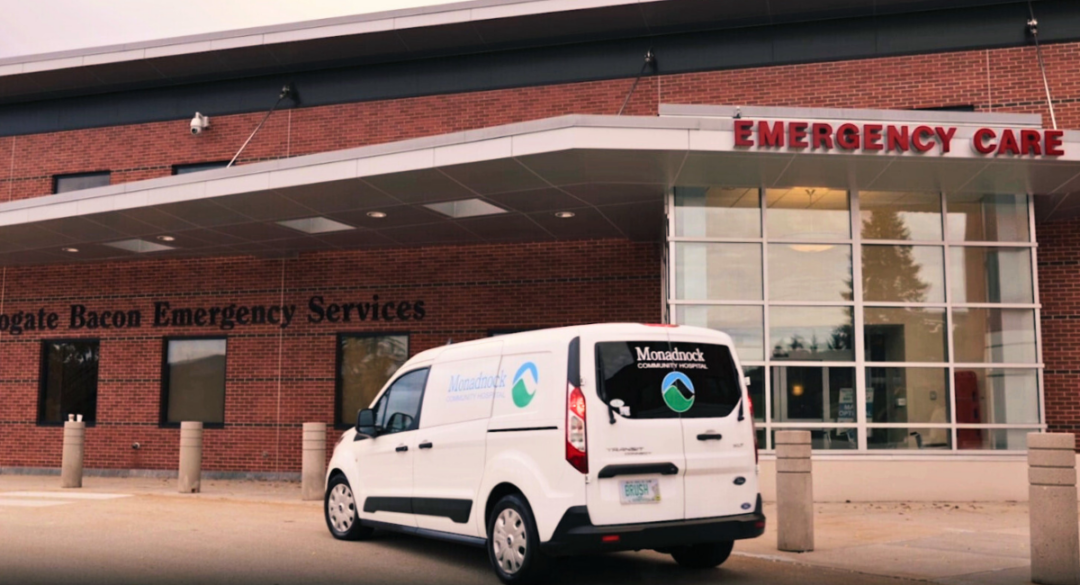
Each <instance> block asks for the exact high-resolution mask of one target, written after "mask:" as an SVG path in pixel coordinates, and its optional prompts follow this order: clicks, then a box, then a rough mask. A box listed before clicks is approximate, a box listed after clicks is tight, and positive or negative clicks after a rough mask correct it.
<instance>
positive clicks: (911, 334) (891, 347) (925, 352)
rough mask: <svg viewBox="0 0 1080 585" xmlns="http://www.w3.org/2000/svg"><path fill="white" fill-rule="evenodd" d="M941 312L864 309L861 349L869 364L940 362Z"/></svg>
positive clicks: (942, 344)
mask: <svg viewBox="0 0 1080 585" xmlns="http://www.w3.org/2000/svg"><path fill="white" fill-rule="evenodd" d="M946 344H947V342H946V335H945V309H915V308H892V307H866V308H865V309H864V310H863V346H864V347H865V349H866V361H869V362H944V361H945V346H946Z"/></svg>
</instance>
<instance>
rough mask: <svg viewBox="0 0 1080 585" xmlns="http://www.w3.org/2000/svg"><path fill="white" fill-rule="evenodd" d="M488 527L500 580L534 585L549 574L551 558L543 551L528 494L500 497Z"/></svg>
mask: <svg viewBox="0 0 1080 585" xmlns="http://www.w3.org/2000/svg"><path fill="white" fill-rule="evenodd" d="M487 527H488V539H487V549H488V558H489V559H491V567H492V568H493V569H494V570H495V574H496V576H498V577H499V580H500V581H502V582H503V583H507V584H508V585H510V584H512V585H532V584H535V583H539V582H540V581H542V580H543V579H544V577H546V576H547V570H548V559H547V557H546V556H545V555H544V553H543V552H541V551H540V536H539V534H538V533H537V531H536V519H535V518H534V517H533V513H532V509H531V508H530V507H529V504H528V503H527V502H526V501H525V498H524V497H522V496H521V495H518V494H510V495H508V496H505V497H503V498H502V499H501V500H499V501H498V502H497V503H496V504H495V507H494V508H493V509H492V511H491V516H490V517H488V520H487Z"/></svg>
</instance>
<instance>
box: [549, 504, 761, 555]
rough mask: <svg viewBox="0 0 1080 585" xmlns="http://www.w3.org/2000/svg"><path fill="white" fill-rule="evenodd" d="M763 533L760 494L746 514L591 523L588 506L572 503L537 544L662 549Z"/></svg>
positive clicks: (581, 549)
mask: <svg viewBox="0 0 1080 585" xmlns="http://www.w3.org/2000/svg"><path fill="white" fill-rule="evenodd" d="M764 533H765V514H763V513H762V511H761V497H760V496H758V504H757V508H756V509H755V510H754V511H753V512H751V513H748V514H740V515H738V516H722V517H719V518H700V519H694V520H675V521H671V522H648V523H644V524H614V525H610V526H595V525H593V523H592V520H591V519H590V518H589V509H588V507H586V506H574V507H573V508H570V509H569V510H567V511H566V514H564V515H563V517H562V520H560V521H559V525H558V526H557V527H556V528H555V534H553V535H552V537H551V540H549V541H547V542H545V543H543V544H541V545H540V547H541V549H542V550H543V551H544V552H545V553H547V554H549V555H552V556H561V555H571V554H579V553H591V552H616V551H623V550H644V549H655V550H661V551H663V550H666V549H671V548H675V547H679V546H687V545H692V544H700V543H706V542H721V541H728V540H744V539H747V538H757V537H759V536H761V535H762V534H764ZM616 536H617V537H618V539H616V538H615V537H616Z"/></svg>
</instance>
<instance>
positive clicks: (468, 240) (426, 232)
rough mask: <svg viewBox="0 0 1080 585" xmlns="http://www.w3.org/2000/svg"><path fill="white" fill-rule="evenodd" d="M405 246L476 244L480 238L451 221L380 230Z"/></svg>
mask: <svg viewBox="0 0 1080 585" xmlns="http://www.w3.org/2000/svg"><path fill="white" fill-rule="evenodd" d="M379 233H381V234H383V235H385V236H387V237H389V238H392V239H394V241H396V242H399V243H400V244H401V245H403V246H428V245H435V244H476V243H480V242H482V241H483V240H481V239H480V237H479V236H477V235H475V234H473V233H472V232H470V231H468V230H466V229H465V228H463V227H461V226H460V225H457V224H456V223H454V222H451V221H444V222H441V223H432V224H428V225H423V226H409V227H399V228H390V229H385V230H379Z"/></svg>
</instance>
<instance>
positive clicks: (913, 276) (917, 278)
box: [862, 245, 945, 303]
mask: <svg viewBox="0 0 1080 585" xmlns="http://www.w3.org/2000/svg"><path fill="white" fill-rule="evenodd" d="M862 285H863V300H865V301H876V302H897V303H942V302H945V260H944V258H943V257H942V248H941V247H940V246H870V245H864V246H863V247H862Z"/></svg>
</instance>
